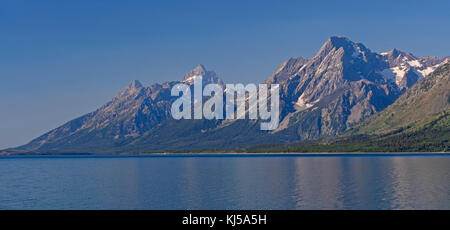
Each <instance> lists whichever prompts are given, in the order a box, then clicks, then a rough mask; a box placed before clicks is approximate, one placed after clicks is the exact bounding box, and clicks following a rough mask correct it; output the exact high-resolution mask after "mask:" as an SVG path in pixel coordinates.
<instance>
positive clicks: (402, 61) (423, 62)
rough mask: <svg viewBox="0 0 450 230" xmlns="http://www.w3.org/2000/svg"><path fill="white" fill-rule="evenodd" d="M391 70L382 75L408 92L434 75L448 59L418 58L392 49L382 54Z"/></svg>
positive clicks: (384, 71)
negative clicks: (422, 80)
mask: <svg viewBox="0 0 450 230" xmlns="http://www.w3.org/2000/svg"><path fill="white" fill-rule="evenodd" d="M381 55H382V56H383V57H384V60H385V61H386V62H387V63H388V64H389V68H387V69H384V70H383V71H382V72H381V73H382V74H383V75H384V76H385V77H386V78H387V79H390V80H392V81H394V82H395V83H396V85H397V86H398V87H399V88H400V89H401V90H406V89H408V88H410V87H411V86H412V85H414V84H415V83H416V82H417V81H419V80H420V79H422V78H424V77H426V76H427V75H429V74H430V73H432V72H433V71H434V70H435V69H436V68H437V67H439V66H440V65H442V64H444V63H445V62H446V60H447V58H443V59H439V58H437V57H434V56H426V57H421V58H417V57H416V56H414V55H413V54H411V53H406V52H402V51H399V50H397V49H392V50H390V51H387V52H383V53H381Z"/></svg>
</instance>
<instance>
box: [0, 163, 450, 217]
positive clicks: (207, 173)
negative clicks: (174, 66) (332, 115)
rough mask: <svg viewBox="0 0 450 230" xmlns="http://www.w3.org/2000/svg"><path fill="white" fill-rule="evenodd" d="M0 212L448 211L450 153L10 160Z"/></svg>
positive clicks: (3, 169)
mask: <svg viewBox="0 0 450 230" xmlns="http://www.w3.org/2000/svg"><path fill="white" fill-rule="evenodd" d="M0 209H450V157H448V156H435V157H429V156H406V157H405V156H395V157H383V156H381V157H380V156H373V157H367V156H365V157H358V156H352V157H349V156H333V157H302V156H299V157H292V156H290V157H282V156H277V157H120V158H117V157H101V158H99V157H33V158H27V157H19V158H7V157H6V158H0Z"/></svg>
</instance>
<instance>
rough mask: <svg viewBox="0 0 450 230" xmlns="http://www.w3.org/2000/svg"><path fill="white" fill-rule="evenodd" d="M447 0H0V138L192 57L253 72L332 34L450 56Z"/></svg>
mask: <svg viewBox="0 0 450 230" xmlns="http://www.w3.org/2000/svg"><path fill="white" fill-rule="evenodd" d="M449 9H450V3H449V1H446V0H444V1H394V0H390V1H370V2H369V1H304V2H302V1H243V0H242V1H187V0H186V1H113V0H105V1H94V0H89V1H83V0H80V1H68V0H67V1H66V0H55V1H45V0H40V1H34V0H30V1H21V0H0V108H1V109H0V149H2V148H6V147H12V146H16V145H20V144H24V143H26V142H28V141H30V140H31V139H32V138H34V137H37V136H38V135H40V134H43V133H44V132H46V131H49V130H51V129H53V128H56V127H57V126H59V125H61V124H63V123H64V122H66V121H68V120H70V119H73V118H76V117H77V116H80V115H82V114H85V113H87V112H90V111H93V110H95V109H96V108H98V107H99V106H101V105H102V104H104V103H106V102H107V101H108V100H110V99H111V98H112V97H114V96H115V95H116V94H117V93H118V92H119V91H120V90H121V89H123V88H124V87H126V85H128V84H129V83H130V82H131V81H132V80H134V79H138V80H140V81H141V82H142V83H143V84H144V85H149V84H152V83H156V82H164V81H168V80H177V79H181V77H182V76H183V75H184V73H186V72H187V71H189V70H190V69H192V68H194V67H195V66H196V65H197V64H199V63H201V64H204V65H205V66H206V68H208V69H212V70H215V71H216V72H217V73H218V74H219V75H220V77H222V78H223V79H224V81H225V82H228V83H238V82H243V83H250V82H255V83H258V82H261V81H262V80H264V79H265V78H267V77H268V76H270V74H271V73H272V72H273V71H274V70H275V69H276V67H277V66H278V65H279V64H280V63H281V62H282V61H284V60H285V59H288V58H289V57H298V56H303V57H306V58H309V57H311V56H312V55H314V53H315V52H316V51H317V50H318V49H319V48H320V46H321V45H322V43H323V42H325V40H326V39H327V38H328V37H329V36H332V35H344V36H347V37H349V38H350V39H351V40H353V41H359V42H362V43H364V44H365V45H366V46H367V47H369V48H370V49H372V50H373V51H376V52H381V51H385V50H389V49H392V48H398V49H400V50H404V51H408V52H412V53H413V54H415V55H416V56H424V55H436V56H439V57H443V56H447V55H450V52H449V51H450V42H449V41H450V30H449V29H448V28H450V14H449V13H448V10H449Z"/></svg>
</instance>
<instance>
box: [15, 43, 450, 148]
mask: <svg viewBox="0 0 450 230" xmlns="http://www.w3.org/2000/svg"><path fill="white" fill-rule="evenodd" d="M447 62H448V58H445V59H438V58H436V57H422V58H417V57H415V56H414V55H412V54H410V53H405V52H401V51H398V50H395V49H394V50H391V51H388V52H385V53H381V54H377V53H375V52H372V51H371V50H370V49H368V48H367V47H365V46H364V45H363V44H361V43H357V42H356V43H355V42H352V41H351V40H349V39H348V38H345V37H342V36H335V37H330V38H329V39H328V40H327V41H326V42H325V43H324V44H323V46H322V47H321V48H320V49H319V51H318V52H317V54H316V55H314V56H313V57H312V58H310V59H305V58H301V57H299V58H291V59H289V60H287V61H285V62H283V63H282V64H281V65H280V66H279V67H278V68H277V70H276V71H275V72H274V73H273V75H272V76H270V77H269V78H268V79H266V80H265V81H264V83H267V84H280V121H281V123H280V126H279V127H278V128H277V129H276V130H272V131H261V130H259V127H260V126H259V124H260V122H261V121H260V120H248V119H246V120H206V119H202V120H174V119H172V117H171V114H170V107H171V104H172V102H173V101H174V100H175V99H177V97H172V96H171V95H170V91H171V88H172V87H173V86H174V85H175V84H177V83H186V84H190V85H191V87H192V84H193V82H194V79H195V78H196V77H201V78H202V81H203V84H204V85H205V84H207V83H218V84H220V85H222V86H223V81H222V80H221V79H220V78H218V77H217V75H216V73H214V72H213V71H208V70H206V69H205V67H204V66H202V65H199V66H197V67H196V68H195V69H193V70H192V71H190V72H189V73H187V74H186V75H185V76H184V77H183V78H182V79H181V80H180V81H172V82H166V83H163V84H154V85H151V86H149V87H144V86H142V84H140V83H139V82H138V81H133V82H132V83H131V84H130V85H129V86H128V87H126V88H125V89H124V90H123V91H122V92H120V93H119V94H118V95H117V96H116V97H115V98H114V99H112V100H111V101H110V102H108V103H106V104H105V105H104V106H102V107H101V108H99V109H98V110H96V111H94V112H91V113H89V114H86V115H84V116H82V117H79V118H77V119H74V120H72V121H69V122H68V123H66V124H64V125H63V126H61V127H58V128H56V129H54V130H52V131H50V132H48V133H46V134H44V135H42V136H40V137H38V138H36V139H34V140H32V141H31V142H30V143H28V144H26V145H24V146H20V147H18V148H15V149H12V150H11V151H19V152H99V153H100V152H146V151H176V150H183V149H200V148H203V149H206V148H224V147H233V146H235V147H239V146H248V145H258V144H261V143H266V144H270V143H274V144H276V143H289V142H294V141H302V140H313V139H317V138H322V137H334V136H337V135H339V134H341V133H343V132H345V131H346V130H348V129H350V128H352V127H354V126H355V125H357V124H359V123H360V122H361V121H364V120H365V119H367V118H369V117H370V116H372V115H373V114H375V113H378V112H380V111H382V110H383V109H385V108H386V107H388V106H389V105H391V104H392V103H393V102H394V101H395V100H396V99H397V98H399V96H400V95H402V93H403V92H405V91H407V92H409V93H408V95H409V94H410V93H411V92H414V89H415V88H414V89H413V88H412V87H415V86H416V85H415V83H416V82H417V81H420V80H421V79H422V78H425V80H427V78H428V75H429V74H431V73H433V71H434V70H435V69H441V68H440V67H441V66H443V65H444V64H445V63H447ZM433 76H435V75H433ZM434 78H435V77H433V78H430V79H434ZM429 81H431V80H429ZM422 82H427V81H422ZM423 84H426V83H421V85H423ZM442 84H443V83H442ZM417 87H419V86H417ZM420 87H425V86H420ZM409 88H411V90H409V91H408V89H409ZM436 92H437V91H436ZM404 97H407V96H404ZM404 97H402V98H404ZM411 98H413V97H411V96H408V97H407V98H406V99H401V100H406V101H409V100H415V99H411ZM428 100H433V99H432V98H431V96H430V98H429V99H428ZM439 100H440V99H439ZM437 106H438V105H437ZM438 107H439V106H438ZM439 108H440V107H439ZM425 110H427V111H437V110H439V109H435V110H433V109H432V108H428V107H426V109H425ZM428 115H429V114H428V113H423V114H420V115H418V116H420V117H422V116H428ZM400 119H401V120H404V119H403V118H400ZM411 119H413V118H411ZM360 130H363V129H360ZM361 132H362V131H361Z"/></svg>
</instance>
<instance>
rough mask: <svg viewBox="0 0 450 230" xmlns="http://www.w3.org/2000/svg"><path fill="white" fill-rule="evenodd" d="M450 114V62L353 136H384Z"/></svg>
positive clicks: (355, 131)
mask: <svg viewBox="0 0 450 230" xmlns="http://www.w3.org/2000/svg"><path fill="white" fill-rule="evenodd" d="M449 112H450V63H446V64H443V65H441V66H440V67H438V68H437V69H436V70H435V71H434V72H433V73H432V74H430V75H429V76H428V77H426V78H425V79H422V80H421V81H419V82H418V83H417V84H415V85H413V86H412V87H411V88H410V89H408V90H407V91H406V92H405V93H404V94H403V95H402V96H400V97H399V98H398V100H396V101H395V102H394V103H393V104H392V105H390V106H389V107H388V108H386V109H385V110H383V111H382V112H380V113H378V114H376V115H374V116H372V117H371V118H369V119H367V120H366V121H364V122H362V123H361V124H359V125H358V126H356V127H355V128H354V129H353V130H352V131H351V133H352V134H384V133H389V132H393V131H396V130H399V129H408V128H411V127H414V126H416V125H418V124H420V123H427V122H431V121H432V120H433V117H434V118H436V117H435V116H436V115H437V114H440V113H444V114H445V113H449ZM436 119H437V118H436ZM448 128H450V127H448Z"/></svg>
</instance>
